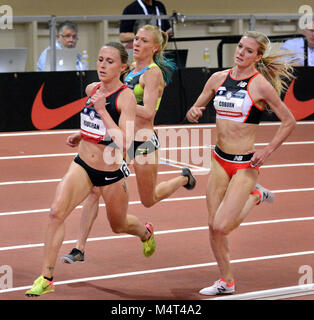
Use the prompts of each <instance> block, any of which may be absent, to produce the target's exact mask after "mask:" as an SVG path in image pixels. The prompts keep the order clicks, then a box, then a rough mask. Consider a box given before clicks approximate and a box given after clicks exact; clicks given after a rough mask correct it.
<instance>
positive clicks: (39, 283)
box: [25, 276, 55, 297]
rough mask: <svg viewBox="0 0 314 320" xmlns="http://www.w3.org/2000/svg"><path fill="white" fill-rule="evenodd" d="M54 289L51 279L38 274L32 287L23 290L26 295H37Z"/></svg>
mask: <svg viewBox="0 0 314 320" xmlns="http://www.w3.org/2000/svg"><path fill="white" fill-rule="evenodd" d="M54 291H55V289H54V285H53V281H49V280H47V279H45V278H44V276H40V277H38V278H37V279H36V280H35V281H34V283H33V287H32V288H31V289H29V290H27V291H26V292H25V295H26V296H27V297H38V296H40V295H42V294H45V293H49V292H54Z"/></svg>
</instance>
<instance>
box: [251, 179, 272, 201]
mask: <svg viewBox="0 0 314 320" xmlns="http://www.w3.org/2000/svg"><path fill="white" fill-rule="evenodd" d="M254 190H257V191H258V192H259V193H260V196H261V199H260V201H259V203H258V204H260V203H261V202H264V201H265V202H268V203H272V202H274V200H275V196H274V194H273V193H272V192H271V191H270V190H268V189H266V188H264V187H262V186H261V185H260V184H256V185H255V188H254Z"/></svg>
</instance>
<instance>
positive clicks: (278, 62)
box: [244, 31, 295, 95]
mask: <svg viewBox="0 0 314 320" xmlns="http://www.w3.org/2000/svg"><path fill="white" fill-rule="evenodd" d="M244 36H245V37H249V38H253V39H255V40H256V42H257V43H258V45H259V48H258V55H262V58H261V60H259V61H258V62H257V64H256V69H257V70H258V71H259V72H260V73H261V74H262V75H263V76H264V77H265V78H266V80H268V81H269V82H270V83H271V84H272V86H273V87H274V88H275V90H276V92H277V93H278V95H280V94H281V92H283V91H285V90H287V88H288V83H289V82H290V81H291V79H293V78H295V76H294V75H293V67H292V66H291V61H292V54H291V53H287V52H281V51H277V52H270V51H271V45H270V40H269V39H268V37H267V36H266V35H265V34H263V33H261V32H257V31H248V32H246V33H245V34H244Z"/></svg>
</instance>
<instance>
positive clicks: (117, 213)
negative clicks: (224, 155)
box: [26, 43, 154, 296]
mask: <svg viewBox="0 0 314 320" xmlns="http://www.w3.org/2000/svg"><path fill="white" fill-rule="evenodd" d="M127 58H128V56H127V53H126V51H125V48H124V47H123V46H122V45H121V44H119V43H110V44H108V45H106V46H104V47H102V48H101V49H100V51H99V55H98V61H97V71H98V77H99V80H100V83H98V84H97V83H92V84H90V85H88V86H87V88H86V93H87V95H88V96H90V95H91V96H90V98H89V99H88V101H87V103H86V105H85V107H83V110H82V114H81V131H82V138H83V139H82V140H81V142H80V145H79V152H78V156H77V157H76V158H75V160H74V161H73V162H72V163H71V165H70V167H69V169H68V171H67V173H66V174H65V176H64V177H63V179H62V181H61V182H60V183H59V185H58V187H57V190H56V194H55V197H54V200H53V203H52V206H51V210H50V216H49V223H48V229H47V231H46V239H45V248H44V259H43V265H42V273H41V276H40V277H38V278H37V279H36V280H35V282H34V284H33V287H32V288H31V289H30V290H28V291H26V295H27V296H39V295H42V294H44V293H49V292H53V291H54V287H53V282H52V278H53V274H54V267H55V263H56V258H57V255H58V251H59V249H60V247H61V245H62V242H63V239H64V233H65V226H64V221H65V219H66V218H67V217H68V215H69V214H70V213H71V211H73V210H74V208H75V207H76V206H77V205H78V204H80V203H81V202H82V201H83V200H84V199H85V198H86V197H87V196H88V194H89V193H90V192H91V190H92V189H93V188H94V186H97V187H98V190H99V192H100V193H101V195H102V197H103V199H104V202H105V204H106V211H107V216H108V220H109V222H110V226H111V228H112V230H113V231H114V232H116V233H128V234H132V235H136V236H138V237H139V238H140V240H141V241H142V242H143V246H144V244H145V245H147V246H151V245H152V246H153V245H154V239H153V234H152V232H151V226H150V225H149V224H146V225H144V224H143V223H141V222H140V221H139V220H138V218H137V217H135V216H132V215H128V214H127V208H128V198H129V197H128V190H127V185H126V180H125V177H126V176H128V174H129V171H128V168H127V166H126V164H125V163H124V161H123V156H122V152H121V151H120V150H127V149H128V148H129V146H130V144H131V141H128V140H130V139H129V137H128V136H127V134H126V126H127V122H128V121H130V122H131V121H133V122H134V120H135V114H136V112H135V109H136V100H135V97H134V94H133V92H132V90H130V89H129V88H127V87H126V86H125V85H124V84H123V83H122V82H121V81H120V74H121V72H122V71H123V70H124V69H125V68H126V67H127ZM112 96H114V98H112ZM112 133H114V134H112ZM117 137H119V138H120V139H118V138H117ZM111 138H112V139H113V141H112V142H114V143H115V144H116V145H118V147H119V149H115V148H112V147H111V146H112V144H109V145H108V143H107V142H106V141H108V140H109V142H110V139H111ZM105 155H106V156H107V157H109V156H110V157H111V161H105V160H104V156H105ZM153 249H154V248H153Z"/></svg>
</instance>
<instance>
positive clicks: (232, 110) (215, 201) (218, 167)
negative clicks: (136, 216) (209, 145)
mask: <svg viewBox="0 0 314 320" xmlns="http://www.w3.org/2000/svg"><path fill="white" fill-rule="evenodd" d="M269 46H270V42H269V39H268V38H267V37H266V36H265V35H263V34H262V33H259V32H247V33H246V34H245V35H244V36H243V37H242V38H241V40H240V41H239V43H238V45H237V48H236V51H235V55H234V64H235V66H234V67H233V68H232V69H231V70H224V71H220V72H216V73H214V74H213V75H212V76H211V77H210V78H209V79H208V81H207V83H206V84H205V87H204V89H203V91H202V93H201V95H200V96H199V97H198V99H197V101H196V102H195V104H194V105H193V106H192V107H191V108H190V110H189V111H188V112H187V119H188V120H189V121H190V122H194V123H197V122H198V119H199V118H200V117H201V116H202V114H203V111H204V109H205V107H206V105H207V104H208V102H209V101H210V100H211V99H213V98H214V97H215V99H214V106H215V109H216V114H217V119H216V130H217V143H216V148H215V151H214V154H213V159H212V162H211V171H210V176H209V180H208V184H207V189H206V199H207V207H208V213H209V221H208V223H209V238H210V244H211V247H212V250H213V253H214V255H215V258H216V260H217V263H218V266H219V270H220V275H221V278H220V279H219V280H218V281H216V282H215V283H214V284H213V285H212V286H210V287H207V288H204V289H202V290H201V291H200V293H201V294H205V295H216V294H221V293H231V292H234V291H235V285H234V277H233V274H232V272H231V268H230V256H229V248H228V240H227V236H228V235H229V234H230V232H231V231H233V230H234V229H235V228H237V227H238V226H239V225H240V223H241V222H242V221H243V219H244V218H245V217H246V215H247V214H248V212H249V211H250V209H251V208H253V207H254V206H255V205H256V204H257V203H258V202H260V201H261V200H262V201H263V200H265V199H264V198H263V197H262V198H259V197H258V192H254V193H256V194H252V195H251V193H252V191H253V190H254V188H255V187H256V182H257V178H258V170H256V168H259V167H260V166H261V165H263V164H264V162H265V161H266V159H267V158H268V157H269V156H270V154H271V153H272V152H274V151H275V150H276V149H277V148H278V147H279V146H280V145H281V144H282V142H283V141H284V140H285V139H286V138H287V137H288V136H289V134H290V133H291V132H292V130H293V129H294V127H295V119H294V118H293V116H292V114H291V113H290V111H289V109H288V108H287V106H286V105H285V104H284V103H283V102H282V101H281V100H280V97H279V94H280V91H281V87H282V85H284V83H282V81H281V79H280V76H282V75H284V76H288V77H291V73H290V67H289V66H288V64H287V63H284V62H283V61H284V59H282V55H278V54H277V55H276V54H273V55H268V54H267V49H268V47H269ZM265 53H266V54H265ZM266 79H267V80H266ZM266 105H268V106H269V107H270V108H271V110H272V111H273V112H274V113H275V114H276V115H277V117H278V118H279V119H280V120H281V125H280V127H279V129H278V131H277V132H276V134H275V135H274V137H273V139H272V140H271V141H270V143H269V144H268V145H267V146H266V147H265V148H263V149H258V150H254V142H255V135H256V131H257V129H258V123H259V120H260V114H261V112H262V111H263V110H264V109H265V108H266ZM258 187H260V186H258ZM259 189H260V191H262V195H264V196H266V197H267V196H271V194H270V193H269V192H267V190H265V189H262V190H261V188H259ZM263 191H265V192H263Z"/></svg>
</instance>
